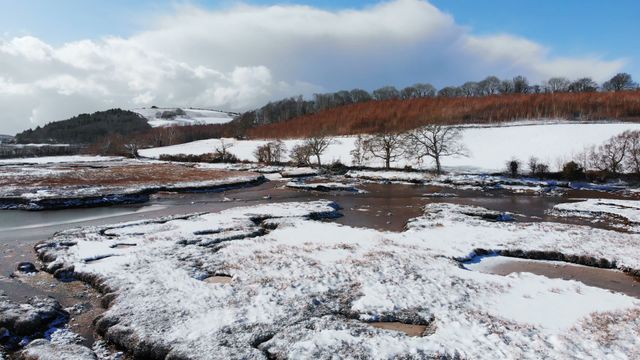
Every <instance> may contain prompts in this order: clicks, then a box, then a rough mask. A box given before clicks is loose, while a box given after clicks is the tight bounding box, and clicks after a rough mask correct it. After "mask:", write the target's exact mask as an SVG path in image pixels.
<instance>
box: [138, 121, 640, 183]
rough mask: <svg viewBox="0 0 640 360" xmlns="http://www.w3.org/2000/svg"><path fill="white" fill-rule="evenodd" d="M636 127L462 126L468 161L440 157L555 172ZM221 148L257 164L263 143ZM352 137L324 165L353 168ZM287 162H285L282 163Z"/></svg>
mask: <svg viewBox="0 0 640 360" xmlns="http://www.w3.org/2000/svg"><path fill="white" fill-rule="evenodd" d="M639 129H640V124H632V123H567V122H553V123H544V122H543V123H538V124H535V123H532V122H530V123H526V124H518V125H516V126H499V127H486V126H482V127H471V126H467V127H465V129H464V131H463V140H462V142H463V143H464V144H465V145H466V146H467V148H468V149H469V152H470V156H469V157H463V158H447V159H444V161H443V164H444V167H445V168H446V169H448V170H450V171H456V172H494V171H502V170H504V168H505V163H506V162H507V161H508V160H510V159H511V158H516V159H519V160H521V161H523V162H525V163H526V161H527V160H528V159H529V158H530V157H531V156H535V157H537V158H538V159H540V160H541V161H544V162H546V163H547V164H548V165H549V166H550V167H551V169H552V170H557V166H558V163H560V162H562V163H564V162H565V161H568V160H570V159H571V156H572V155H574V154H577V153H579V152H580V151H582V150H583V149H584V147H585V146H591V145H599V144H601V143H602V142H604V141H606V140H608V139H609V138H610V137H612V136H614V135H617V134H619V133H621V132H623V131H625V130H639ZM224 141H225V144H233V147H231V148H230V149H228V150H229V151H230V152H232V153H233V154H235V155H236V156H237V157H238V158H240V159H241V160H249V161H255V157H254V155H253V152H254V151H255V149H256V148H257V147H258V146H260V145H263V144H264V143H266V142H267V141H263V140H246V141H241V140H235V139H225V140H224ZM354 141H355V137H336V138H335V139H334V143H333V144H332V145H331V146H329V148H328V149H327V151H326V152H325V153H324V154H323V155H322V161H323V162H324V163H331V162H333V161H336V160H339V161H341V162H342V163H343V164H347V165H351V161H352V159H351V156H350V151H351V150H352V149H353V147H354ZM299 143H301V140H285V144H286V146H287V149H291V148H292V147H293V146H294V145H295V144H299ZM219 146H220V140H218V139H211V140H201V141H195V142H191V143H187V144H180V145H173V146H167V147H160V148H153V149H145V150H141V151H140V154H141V155H143V156H147V157H152V158H158V157H159V156H160V155H162V154H169V155H176V154H205V153H210V152H213V151H215V149H216V148H217V147H219ZM285 160H286V159H285ZM368 165H370V166H374V167H382V166H383V164H382V161H379V160H372V161H370V162H369V163H368ZM405 165H411V166H413V167H414V168H420V167H424V168H430V167H432V166H433V165H432V164H431V163H425V164H422V165H416V164H415V163H414V162H413V161H411V162H408V161H406V160H401V161H398V162H396V163H394V164H393V166H394V167H404V166H405Z"/></svg>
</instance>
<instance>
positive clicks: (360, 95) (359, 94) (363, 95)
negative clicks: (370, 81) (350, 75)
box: [351, 89, 373, 103]
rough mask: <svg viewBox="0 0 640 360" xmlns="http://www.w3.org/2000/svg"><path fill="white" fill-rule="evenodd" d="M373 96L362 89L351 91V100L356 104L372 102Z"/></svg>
mask: <svg viewBox="0 0 640 360" xmlns="http://www.w3.org/2000/svg"><path fill="white" fill-rule="evenodd" d="M372 99H373V98H372V97H371V94H369V93H368V92H367V91H365V90H362V89H353V90H351V100H353V102H354V103H359V102H365V101H369V100H372Z"/></svg>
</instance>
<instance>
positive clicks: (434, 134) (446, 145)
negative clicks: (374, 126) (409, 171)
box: [405, 125, 467, 174]
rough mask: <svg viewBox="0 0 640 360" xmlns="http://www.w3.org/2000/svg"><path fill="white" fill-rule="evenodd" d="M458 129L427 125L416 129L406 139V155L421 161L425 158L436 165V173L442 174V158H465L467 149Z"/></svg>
mask: <svg viewBox="0 0 640 360" xmlns="http://www.w3.org/2000/svg"><path fill="white" fill-rule="evenodd" d="M461 139H462V133H461V131H460V129H459V128H456V127H451V126H442V125H427V126H423V127H420V128H417V129H415V130H413V131H411V132H409V134H408V135H407V137H406V142H405V145H406V146H407V148H406V149H407V154H410V155H412V156H413V157H416V158H417V159H418V160H422V159H424V158H425V157H428V158H431V159H433V161H434V162H435V163H436V172H437V173H438V174H440V173H441V172H442V166H441V162H442V158H443V157H447V156H455V155H461V156H467V149H466V148H465V146H464V144H462V142H461Z"/></svg>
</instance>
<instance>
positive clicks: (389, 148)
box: [365, 131, 405, 169]
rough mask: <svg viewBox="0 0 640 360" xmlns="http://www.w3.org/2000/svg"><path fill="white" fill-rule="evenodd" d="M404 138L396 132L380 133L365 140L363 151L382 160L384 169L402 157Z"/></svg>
mask: <svg viewBox="0 0 640 360" xmlns="http://www.w3.org/2000/svg"><path fill="white" fill-rule="evenodd" d="M403 145H404V136H403V135H401V134H399V133H396V132H386V131H385V132H380V133H378V134H375V135H372V136H370V137H369V138H368V139H366V140H365V149H366V150H367V152H368V153H370V154H371V156H373V157H375V158H378V159H382V160H383V161H384V165H385V168H387V169H389V168H390V167H391V162H392V161H396V160H397V159H398V158H400V157H401V156H402V155H404V152H405V148H404V146H403Z"/></svg>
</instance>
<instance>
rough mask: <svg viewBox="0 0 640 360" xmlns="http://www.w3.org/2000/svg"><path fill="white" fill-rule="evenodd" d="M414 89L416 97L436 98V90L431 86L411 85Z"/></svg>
mask: <svg viewBox="0 0 640 360" xmlns="http://www.w3.org/2000/svg"><path fill="white" fill-rule="evenodd" d="M413 88H414V89H416V92H417V95H418V97H434V96H436V88H435V87H433V85H431V84H423V83H417V84H414V85H413Z"/></svg>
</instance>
